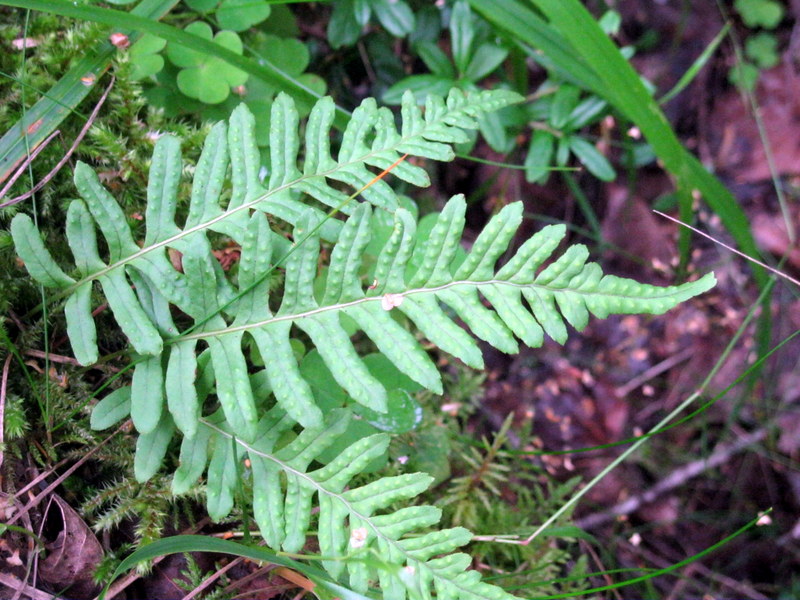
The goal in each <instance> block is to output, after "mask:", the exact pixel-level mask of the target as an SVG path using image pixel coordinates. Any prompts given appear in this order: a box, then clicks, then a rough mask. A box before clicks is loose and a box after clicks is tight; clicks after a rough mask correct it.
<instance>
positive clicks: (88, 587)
mask: <svg viewBox="0 0 800 600" xmlns="http://www.w3.org/2000/svg"><path fill="white" fill-rule="evenodd" d="M53 534H55V536H54V537H53ZM42 537H43V538H44V539H45V540H46V542H47V543H46V544H45V549H46V550H47V551H48V555H47V558H45V559H44V560H43V561H42V562H41V563H40V567H39V573H40V575H41V578H42V580H43V581H46V582H47V583H49V584H50V585H52V586H53V587H55V588H57V589H59V590H64V589H66V590H67V592H68V593H67V596H68V597H69V598H74V599H75V600H80V599H82V598H92V597H94V596H95V595H96V594H97V592H98V591H99V587H98V586H97V584H95V582H94V580H93V579H92V574H93V573H94V571H95V569H96V568H97V565H98V564H99V563H100V560H101V559H102V558H103V548H102V547H101V546H100V542H99V541H98V540H97V538H96V537H95V535H94V533H93V532H92V530H91V529H89V526H88V525H86V523H85V522H84V521H83V519H81V517H80V515H78V513H77V512H75V510H73V508H72V507H71V506H70V505H69V504H67V502H66V501H65V500H63V499H62V498H60V497H59V496H57V495H56V494H53V496H52V499H51V501H50V503H49V504H48V506H47V511H46V512H45V517H44V528H43V533H42Z"/></svg>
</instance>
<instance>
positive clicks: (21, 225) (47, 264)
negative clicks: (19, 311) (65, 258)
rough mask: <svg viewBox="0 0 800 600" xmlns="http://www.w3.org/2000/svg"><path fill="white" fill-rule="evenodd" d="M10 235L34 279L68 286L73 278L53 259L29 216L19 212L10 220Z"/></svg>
mask: <svg viewBox="0 0 800 600" xmlns="http://www.w3.org/2000/svg"><path fill="white" fill-rule="evenodd" d="M11 236H12V237H13V239H14V247H15V248H16V250H17V254H19V257H20V258H21V259H22V260H23V262H24V263H25V268H26V269H28V273H30V274H31V277H33V278H34V279H35V280H36V281H38V282H39V283H41V284H42V285H45V286H47V287H54V288H58V287H69V286H70V285H72V284H73V283H75V280H74V279H73V278H72V277H70V276H69V275H67V274H66V273H64V271H62V270H61V267H59V266H58V265H57V264H56V261H55V260H53V257H52V256H51V255H50V252H49V251H48V250H47V248H46V247H45V245H44V243H43V242H42V238H41V237H39V231H38V230H37V229H36V226H35V225H34V224H33V221H32V220H31V218H30V217H29V216H28V215H26V214H24V213H19V214H17V215H15V216H14V219H13V220H12V221H11Z"/></svg>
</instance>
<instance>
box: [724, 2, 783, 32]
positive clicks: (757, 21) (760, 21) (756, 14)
mask: <svg viewBox="0 0 800 600" xmlns="http://www.w3.org/2000/svg"><path fill="white" fill-rule="evenodd" d="M734 6H735V7H736V11H737V12H738V13H739V14H740V15H741V17H742V21H744V23H745V25H747V26H748V27H763V28H764V29H774V28H775V27H777V26H778V23H780V22H781V20H783V12H784V9H783V6H781V5H780V4H779V3H777V2H775V0H736V2H735V4H734Z"/></svg>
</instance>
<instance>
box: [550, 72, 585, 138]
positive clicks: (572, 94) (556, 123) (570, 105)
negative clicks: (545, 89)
mask: <svg viewBox="0 0 800 600" xmlns="http://www.w3.org/2000/svg"><path fill="white" fill-rule="evenodd" d="M580 94H581V90H580V88H577V87H575V86H574V85H569V84H566V83H565V84H562V85H561V86H560V87H559V88H558V90H557V91H556V93H555V95H554V96H553V102H552V104H551V105H550V119H549V120H550V125H552V126H553V127H554V128H555V129H564V126H565V125H566V124H567V122H568V121H569V118H570V115H571V114H572V111H573V110H575V107H576V106H577V105H578V98H579V97H580Z"/></svg>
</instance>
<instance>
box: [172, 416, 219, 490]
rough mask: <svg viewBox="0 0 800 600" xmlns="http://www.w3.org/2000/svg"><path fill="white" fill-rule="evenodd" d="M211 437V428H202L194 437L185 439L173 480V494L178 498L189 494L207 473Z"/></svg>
mask: <svg viewBox="0 0 800 600" xmlns="http://www.w3.org/2000/svg"><path fill="white" fill-rule="evenodd" d="M211 437H212V430H211V428H209V427H200V428H199V429H198V431H197V433H196V434H195V436H194V437H188V436H185V437H184V438H183V442H181V454H180V461H179V464H178V468H177V469H176V470H175V475H174V476H173V478H172V493H173V494H175V495H176V496H179V495H181V494H185V493H186V492H188V491H189V489H190V488H191V487H192V486H193V485H194V484H195V483H197V480H198V479H199V478H200V476H201V475H202V474H203V471H205V469H206V463H207V462H208V446H209V440H210V439H211Z"/></svg>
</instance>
